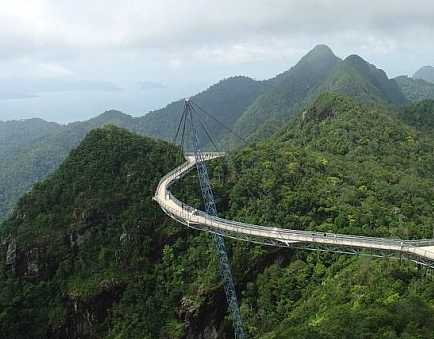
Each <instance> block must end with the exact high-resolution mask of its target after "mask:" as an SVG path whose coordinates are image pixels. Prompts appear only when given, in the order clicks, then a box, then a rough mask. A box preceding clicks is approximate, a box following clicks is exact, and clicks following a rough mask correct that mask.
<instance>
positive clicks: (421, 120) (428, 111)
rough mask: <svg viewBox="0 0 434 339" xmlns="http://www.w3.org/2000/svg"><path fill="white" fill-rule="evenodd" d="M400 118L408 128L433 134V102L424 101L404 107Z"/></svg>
mask: <svg viewBox="0 0 434 339" xmlns="http://www.w3.org/2000/svg"><path fill="white" fill-rule="evenodd" d="M400 116H401V118H402V119H403V120H404V121H405V122H406V123H407V124H409V125H410V126H414V127H416V128H417V129H419V130H422V131H426V132H428V133H429V132H431V133H432V132H434V100H424V101H420V102H417V103H415V104H412V105H410V106H407V107H405V108H404V109H403V110H402V112H401V114H400Z"/></svg>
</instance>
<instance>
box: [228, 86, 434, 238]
mask: <svg viewBox="0 0 434 339" xmlns="http://www.w3.org/2000/svg"><path fill="white" fill-rule="evenodd" d="M433 149H434V141H433V140H432V138H430V137H428V136H426V135H424V134H422V133H421V132H419V131H417V130H416V129H413V128H411V127H409V126H407V125H405V124H404V123H403V122H401V121H399V120H398V119H397V118H395V117H394V116H393V115H392V114H390V113H387V112H383V111H382V109H381V108H364V107H363V106H360V105H359V104H356V103H354V102H353V101H351V100H350V99H348V98H345V97H340V96H336V95H331V94H326V95H322V96H320V98H319V99H318V100H317V101H316V102H315V103H314V104H313V105H312V106H311V107H310V108H309V110H308V111H306V112H304V113H303V115H302V116H300V117H299V118H298V119H297V120H295V121H294V122H293V124H292V125H291V126H290V127H289V128H288V129H286V130H284V131H282V132H280V133H279V134H278V135H277V136H275V137H274V138H273V139H272V140H270V141H267V142H263V143H259V144H257V145H254V146H251V147H247V148H245V149H244V150H243V151H242V152H241V153H240V154H238V155H237V157H236V159H235V160H234V168H233V170H232V171H231V172H232V173H233V175H232V177H231V178H232V180H233V182H232V183H231V185H230V186H231V187H233V188H232V189H231V194H232V195H233V197H236V198H237V199H235V200H234V202H233V204H232V207H231V208H232V209H233V213H232V214H231V216H232V217H233V218H236V219H238V218H242V219H245V218H248V221H250V222H254V223H257V224H272V225H285V226H287V227H290V228H297V229H320V230H323V231H329V230H330V231H333V232H338V233H349V234H366V235H374V236H399V237H402V238H415V237H431V236H432V229H433V227H434V188H433V187H434V154H433V152H432V150H433ZM258 183H260V184H258ZM231 200H232V198H231Z"/></svg>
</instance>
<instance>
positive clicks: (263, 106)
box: [235, 45, 340, 136]
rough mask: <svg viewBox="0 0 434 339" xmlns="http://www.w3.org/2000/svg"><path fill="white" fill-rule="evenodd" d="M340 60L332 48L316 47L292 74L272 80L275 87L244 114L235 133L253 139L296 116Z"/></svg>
mask: <svg viewBox="0 0 434 339" xmlns="http://www.w3.org/2000/svg"><path fill="white" fill-rule="evenodd" d="M339 60H340V59H339V58H338V57H336V56H335V55H334V54H333V52H332V50H331V49H330V48H329V47H327V46H325V45H319V46H316V47H315V48H314V49H313V50H312V51H310V52H309V53H308V54H306V55H305V56H304V57H303V58H302V59H301V60H300V61H299V62H298V63H297V64H296V65H295V66H294V67H292V68H291V69H290V70H289V71H287V72H284V73H282V74H280V75H278V76H276V78H275V79H272V80H270V84H271V87H270V88H269V89H268V90H267V91H266V92H265V93H264V94H263V95H261V96H259V97H258V98H257V99H256V100H255V101H254V102H253V104H252V105H251V106H250V107H249V108H248V109H247V110H246V111H245V112H244V113H243V115H242V116H241V117H240V119H239V120H238V121H237V122H236V124H235V130H236V131H237V132H238V133H239V134H240V135H242V136H249V135H252V134H255V131H256V130H257V129H264V128H266V125H267V124H274V123H276V122H277V121H280V120H282V118H285V117H288V116H290V115H291V114H293V113H295V112H296V111H297V110H299V109H300V107H301V106H302V105H303V104H304V103H305V101H304V100H305V99H306V97H307V96H308V94H309V92H310V91H311V90H312V89H313V88H315V87H316V86H317V85H318V83H320V82H322V81H323V80H324V79H325V78H326V77H327V75H328V74H329V73H330V71H331V69H333V68H334V67H335V65H336V64H337V63H338V62H339Z"/></svg>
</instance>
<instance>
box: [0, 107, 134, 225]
mask: <svg viewBox="0 0 434 339" xmlns="http://www.w3.org/2000/svg"><path fill="white" fill-rule="evenodd" d="M2 124H3V125H4V127H5V128H4V130H3V129H2V130H0V137H2V138H5V139H7V140H8V142H7V143H5V144H3V146H1V147H0V148H1V149H2V151H0V221H1V220H3V219H4V218H5V217H6V215H7V214H8V213H9V212H10V211H11V209H12V208H13V207H14V206H15V203H16V202H17V201H18V199H19V198H20V197H21V196H22V195H23V194H24V193H25V192H27V191H28V190H30V189H31V187H32V185H33V184H34V183H35V182H38V181H39V180H41V179H43V178H45V177H46V176H47V175H48V174H50V173H52V172H53V171H54V170H55V169H56V168H57V167H58V166H59V165H60V164H61V163H62V162H63V161H64V159H65V158H66V156H67V155H68V153H69V152H70V151H71V149H73V148H74V147H76V146H77V145H78V144H79V143H80V141H81V140H82V139H83V138H84V137H85V135H86V134H87V133H88V132H89V131H90V130H91V129H93V128H97V127H102V126H104V125H107V124H115V125H117V126H119V127H125V128H129V129H133V130H134V128H135V127H136V123H135V119H134V118H132V117H131V116H129V115H126V114H123V113H121V112H118V111H107V112H105V113H103V114H101V115H100V116H98V117H96V118H93V119H90V120H88V121H84V122H77V123H72V124H69V125H66V126H61V125H57V124H50V123H46V122H44V121H41V120H36V121H35V120H30V121H23V122H6V123H2ZM11 126H16V128H13V129H12V127H11ZM25 126H28V127H25ZM38 126H46V127H45V128H42V127H40V128H39V127H38ZM18 129H19V130H20V131H18ZM11 132H13V135H14V136H13V137H12V136H10V134H11ZM23 134H24V135H25V136H23Z"/></svg>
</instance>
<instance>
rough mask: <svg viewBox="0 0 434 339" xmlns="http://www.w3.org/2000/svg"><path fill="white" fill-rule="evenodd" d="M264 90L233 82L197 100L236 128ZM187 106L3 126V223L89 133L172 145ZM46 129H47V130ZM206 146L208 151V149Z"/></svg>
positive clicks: (216, 127)
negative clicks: (103, 130) (112, 129)
mask: <svg viewBox="0 0 434 339" xmlns="http://www.w3.org/2000/svg"><path fill="white" fill-rule="evenodd" d="M264 87H265V84H264V83H262V82H258V81H254V80H252V79H250V78H246V77H233V78H229V79H226V80H223V81H221V82H219V83H218V84H216V85H214V86H211V87H210V88H209V89H207V90H206V91H204V92H202V93H199V94H198V95H196V96H194V97H193V98H194V100H195V102H196V103H197V104H199V105H200V106H201V107H203V108H204V109H205V110H207V111H209V112H210V113H212V114H216V117H217V118H218V120H219V121H220V122H222V123H223V124H224V125H226V126H232V125H233V124H234V121H235V120H236V119H237V118H238V117H239V115H240V114H241V113H242V112H243V111H244V110H245V109H246V107H247V106H248V105H249V104H250V103H251V102H252V101H253V100H254V98H256V96H257V95H259V93H260V92H261V91H262V90H263V88H264ZM183 105H184V102H183V101H177V102H175V103H172V104H170V105H168V106H167V107H165V108H164V109H161V110H158V111H154V112H150V113H149V114H147V115H145V116H143V117H141V118H133V117H131V116H129V115H126V114H124V113H121V112H119V111H114V110H112V111H107V112H105V113H103V114H101V115H99V116H97V117H96V118H93V119H90V120H87V121H83V122H76V123H71V124H68V125H66V126H60V125H57V124H49V123H47V122H44V121H42V120H31V121H30V120H29V121H27V122H26V123H24V122H4V123H3V122H0V141H2V140H4V141H5V142H4V143H1V142H0V221H1V220H2V219H4V218H5V217H6V215H7V214H8V213H9V212H10V211H11V209H12V208H13V207H14V206H15V203H16V202H17V200H18V199H19V197H21V196H22V195H23V194H24V193H25V192H27V191H28V190H30V188H31V187H32V185H33V184H34V183H35V182H38V181H39V180H41V179H43V178H45V177H46V176H47V175H49V174H50V173H52V172H53V171H54V170H55V169H56V168H57V167H58V166H59V165H60V164H61V163H62V161H63V160H64V159H65V158H66V156H67V155H68V153H69V152H70V151H71V149H72V148H74V147H76V146H77V145H78V144H79V143H80V141H81V140H82V139H83V138H84V137H85V135H86V134H87V133H88V132H89V131H90V130H92V129H94V128H99V127H102V126H104V125H107V124H112V125H116V126H118V127H122V128H127V129H129V130H130V131H134V132H136V133H139V134H142V135H146V136H152V137H155V138H159V139H167V140H172V139H173V137H174V135H175V132H176V127H177V125H178V122H179V118H180V114H181V113H182V109H183ZM202 119H203V121H204V123H206V124H207V126H208V127H209V129H210V130H211V131H212V134H213V136H214V137H215V138H217V139H220V138H223V136H224V133H225V132H227V130H226V129H225V127H224V126H222V125H221V124H218V123H216V122H215V121H214V120H213V119H211V118H207V117H206V116H205V115H202ZM24 125H26V126H28V127H25V126H24ZM38 126H40V127H38ZM43 126H46V127H45V129H44V128H43ZM11 135H12V137H11ZM203 146H204V147H205V148H206V145H203Z"/></svg>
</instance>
